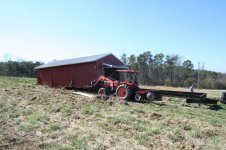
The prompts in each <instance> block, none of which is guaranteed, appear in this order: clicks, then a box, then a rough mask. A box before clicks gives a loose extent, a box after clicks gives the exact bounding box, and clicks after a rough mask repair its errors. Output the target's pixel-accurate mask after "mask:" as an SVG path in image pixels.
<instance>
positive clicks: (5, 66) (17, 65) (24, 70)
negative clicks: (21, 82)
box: [0, 60, 43, 77]
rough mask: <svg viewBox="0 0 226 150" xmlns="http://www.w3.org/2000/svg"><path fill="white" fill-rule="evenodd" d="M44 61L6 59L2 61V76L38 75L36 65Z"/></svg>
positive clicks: (0, 66)
mask: <svg viewBox="0 0 226 150" xmlns="http://www.w3.org/2000/svg"><path fill="white" fill-rule="evenodd" d="M42 64H43V63H42V62H38V61H37V62H33V61H11V60H9V61H6V62H0V76H13V77H36V71H35V70H34V68H35V67H37V66H39V65H42Z"/></svg>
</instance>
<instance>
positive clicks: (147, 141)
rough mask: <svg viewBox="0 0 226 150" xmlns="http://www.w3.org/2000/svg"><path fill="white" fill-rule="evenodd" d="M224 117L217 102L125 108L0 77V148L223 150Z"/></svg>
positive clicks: (160, 103)
mask: <svg viewBox="0 0 226 150" xmlns="http://www.w3.org/2000/svg"><path fill="white" fill-rule="evenodd" d="M152 88H160V87H152ZM161 88H162V87H161ZM185 90H186V89H185ZM202 91H203V90H202ZM205 92H207V93H208V94H209V97H218V96H220V95H219V94H220V93H221V91H216V90H205ZM225 115H226V105H224V104H221V103H218V105H217V106H214V107H213V106H206V105H201V106H199V105H198V104H192V105H187V104H185V100H184V99H179V98H166V97H164V98H163V101H158V102H153V103H135V102H128V103H126V104H125V103H122V102H120V101H118V100H117V99H115V98H111V99H109V100H107V101H103V100H100V99H90V98H87V97H83V96H79V95H74V94H73V91H70V90H65V89H54V88H49V87H46V86H40V85H36V80H35V79H29V78H8V77H0V149H68V150H70V149H96V150H99V149H100V150H104V149H136V150H137V149H142V150H143V149H167V150H168V149H209V150H212V149H226V117H225Z"/></svg>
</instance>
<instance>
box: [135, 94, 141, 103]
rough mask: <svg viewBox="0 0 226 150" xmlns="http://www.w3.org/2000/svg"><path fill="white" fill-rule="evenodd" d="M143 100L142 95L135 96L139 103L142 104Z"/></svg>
mask: <svg viewBox="0 0 226 150" xmlns="http://www.w3.org/2000/svg"><path fill="white" fill-rule="evenodd" d="M141 99H142V97H141V95H140V94H136V95H135V100H136V101H137V102H140V101H141Z"/></svg>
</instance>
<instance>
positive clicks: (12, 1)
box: [0, 0, 226, 72]
mask: <svg viewBox="0 0 226 150" xmlns="http://www.w3.org/2000/svg"><path fill="white" fill-rule="evenodd" d="M144 51H151V52H152V53H153V54H156V53H160V52H162V53H164V54H169V55H173V54H178V55H179V56H181V57H182V60H187V59H189V60H191V61H192V62H193V63H194V65H195V67H196V68H197V64H198V62H200V63H201V64H205V69H208V70H214V71H219V72H226V65H224V62H225V56H224V54H225V53H226V1H224V0H170V1H169V0H32V1H31V0H1V1H0V60H4V58H3V57H2V56H3V54H4V53H10V54H13V56H14V57H16V56H19V57H22V58H23V59H25V60H33V61H36V60H37V61H43V62H48V61H51V60H53V59H66V58H75V57H81V56H87V55H94V54H101V53H109V52H110V53H113V54H115V55H116V56H118V57H120V56H121V55H122V53H126V54H128V55H130V54H135V55H138V54H140V53H143V52H144Z"/></svg>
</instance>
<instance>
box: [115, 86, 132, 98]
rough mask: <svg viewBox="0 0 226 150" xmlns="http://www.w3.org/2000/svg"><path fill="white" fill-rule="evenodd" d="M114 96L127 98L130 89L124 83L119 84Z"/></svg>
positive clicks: (129, 94) (129, 95) (129, 96)
mask: <svg viewBox="0 0 226 150" xmlns="http://www.w3.org/2000/svg"><path fill="white" fill-rule="evenodd" d="M116 96H118V97H119V98H121V99H123V100H129V99H130V98H131V90H130V89H129V88H128V87H127V86H126V85H120V86H118V88H117V89H116Z"/></svg>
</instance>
